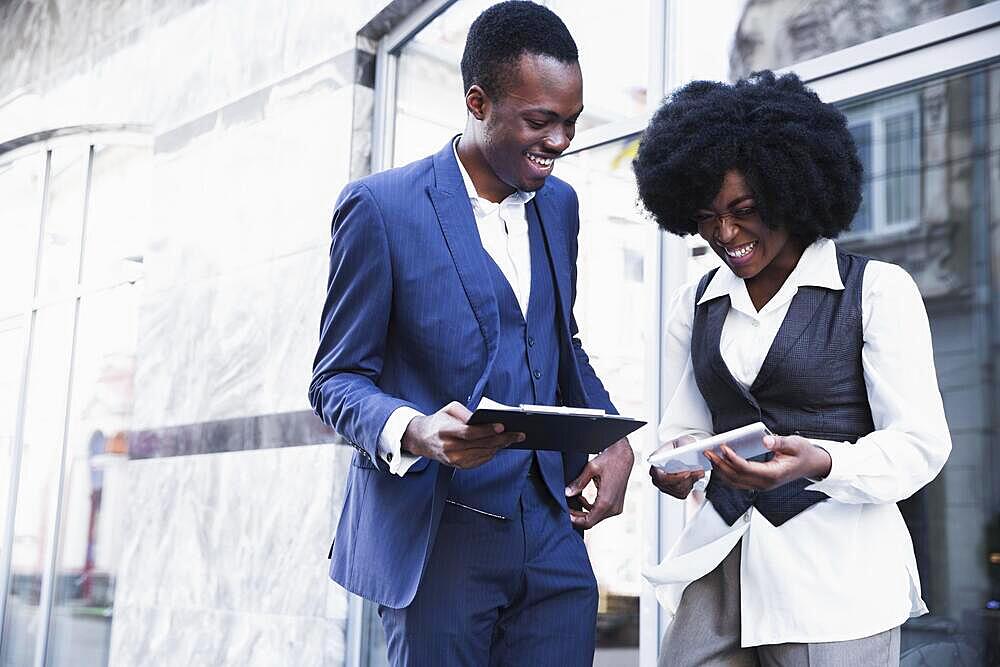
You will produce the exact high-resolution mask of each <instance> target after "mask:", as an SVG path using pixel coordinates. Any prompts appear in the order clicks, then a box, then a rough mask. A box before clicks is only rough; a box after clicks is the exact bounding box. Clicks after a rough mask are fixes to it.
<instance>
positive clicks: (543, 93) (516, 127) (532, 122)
mask: <svg viewBox="0 0 1000 667" xmlns="http://www.w3.org/2000/svg"><path fill="white" fill-rule="evenodd" d="M513 68H514V71H513V72H511V75H510V79H509V83H508V84H507V86H506V90H505V91H503V93H502V94H500V95H498V99H491V98H489V97H487V99H486V101H485V103H484V104H483V107H482V110H483V118H482V122H483V131H482V144H481V146H480V147H481V150H482V153H483V157H484V158H485V160H486V163H487V164H488V165H489V167H490V169H491V170H492V171H493V174H494V175H495V176H496V178H497V179H499V181H501V182H502V183H503V184H505V185H506V186H508V187H510V188H514V189H517V190H523V191H525V192H532V191H535V190H538V189H539V188H541V187H542V186H543V185H544V184H545V179H546V178H547V177H548V175H549V174H551V173H552V166H553V162H554V161H555V159H556V158H558V157H559V155H560V154H562V152H563V151H565V150H566V149H567V148H569V144H570V142H571V141H572V140H573V135H574V134H575V133H576V120H577V118H578V117H579V116H580V113H581V112H582V111H583V78H582V76H581V74H580V65H579V64H578V63H575V62H573V63H564V62H560V61H559V60H557V59H555V58H552V57H550V56H543V55H536V54H528V53H526V54H522V55H521V57H520V58H519V59H518V61H517V63H516V64H515V65H514V66H513Z"/></svg>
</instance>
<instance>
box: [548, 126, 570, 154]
mask: <svg viewBox="0 0 1000 667" xmlns="http://www.w3.org/2000/svg"><path fill="white" fill-rule="evenodd" d="M571 141H573V135H572V134H570V132H569V131H568V130H567V129H566V128H564V127H557V128H555V129H554V130H552V131H551V132H550V133H549V134H548V136H547V137H545V142H544V143H545V149H546V150H548V151H551V152H553V153H562V152H563V151H565V150H566V149H567V148H569V144H570V142H571Z"/></svg>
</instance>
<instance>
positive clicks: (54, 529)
mask: <svg viewBox="0 0 1000 667" xmlns="http://www.w3.org/2000/svg"><path fill="white" fill-rule="evenodd" d="M93 174H94V146H93V145H91V146H90V148H89V149H88V151H87V176H86V181H85V185H84V190H83V202H82V203H83V210H82V212H81V215H82V216H83V220H82V221H81V225H80V256H79V261H78V262H77V274H76V284H77V287H79V285H80V282H81V281H82V279H83V258H84V254H85V253H86V248H87V219H88V218H89V215H88V213H89V210H90V188H91V184H92V181H93ZM79 330H80V296H79V293H78V295H77V297H76V299H75V302H74V304H73V333H72V338H71V342H70V354H69V373H68V374H67V377H66V402H65V406H66V407H65V410H64V414H63V436H62V443H61V445H60V456H59V471H58V474H57V477H56V485H55V489H56V498H55V503H54V504H53V511H52V516H51V519H50V521H49V526H50V529H49V546H48V550H47V552H46V558H45V572H44V574H43V576H42V591H41V600H40V602H39V605H38V610H39V614H40V616H41V620H42V623H41V624H40V628H39V632H38V635H37V636H36V637H35V667H45V663H46V657H47V654H48V645H49V631H50V630H51V628H52V600H53V598H54V597H55V593H54V591H55V588H56V584H55V580H56V564H57V563H56V561H57V557H58V554H59V535H60V532H61V531H60V528H61V526H62V514H63V506H62V505H63V496H64V491H65V489H64V488H63V487H64V485H65V479H66V458H67V456H68V453H69V430H70V423H71V419H72V414H73V378H74V375H75V371H76V352H77V341H78V338H79V333H80V332H79Z"/></svg>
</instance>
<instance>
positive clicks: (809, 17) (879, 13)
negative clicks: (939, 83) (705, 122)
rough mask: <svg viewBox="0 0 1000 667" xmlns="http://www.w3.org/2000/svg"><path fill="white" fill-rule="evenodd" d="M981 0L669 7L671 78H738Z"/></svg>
mask: <svg viewBox="0 0 1000 667" xmlns="http://www.w3.org/2000/svg"><path fill="white" fill-rule="evenodd" d="M980 4H982V2H981V0H957V1H955V2H926V1H925V0H890V1H888V2H857V1H856V0H832V1H831V0H718V1H716V2H711V3H708V2H677V3H671V7H670V12H671V24H672V30H671V35H670V40H669V43H668V44H669V47H670V52H669V53H668V55H667V67H668V69H670V70H671V71H672V72H673V73H674V76H673V77H672V80H674V81H676V82H677V84H678V85H679V84H682V83H684V82H687V81H692V80H695V79H711V80H716V81H726V80H729V81H735V80H736V79H739V78H741V77H744V76H747V75H748V74H750V73H751V72H754V71H756V70H761V69H780V68H782V67H788V66H790V65H794V64H795V63H799V62H803V61H806V60H810V59H812V58H817V57H819V56H823V55H826V54H828V53H833V52H834V51H839V50H841V49H846V48H848V47H850V46H854V45H856V44H861V43H862V42H867V41H869V40H873V39H876V38H878V37H882V36H884V35H888V34H891V33H894V32H899V31H900V30H905V29H907V28H912V27H914V26H918V25H921V24H924V23H927V22H928V21H933V20H935V19H939V18H942V17H944V16H948V15H949V14H954V13H956V12H960V11H963V10H966V9H969V8H971V7H975V6H977V5H980Z"/></svg>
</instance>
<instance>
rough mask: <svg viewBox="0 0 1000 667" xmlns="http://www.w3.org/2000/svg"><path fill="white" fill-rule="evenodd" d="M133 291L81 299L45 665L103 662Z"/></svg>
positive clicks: (128, 396) (116, 545) (127, 412)
mask: <svg viewBox="0 0 1000 667" xmlns="http://www.w3.org/2000/svg"><path fill="white" fill-rule="evenodd" d="M88 242H89V240H88ZM140 285H141V283H140ZM140 290H141V287H140V286H136V285H123V286H121V287H118V288H115V289H113V290H109V291H104V292H99V293H97V294H94V295H90V296H87V297H85V298H84V299H82V300H81V302H80V319H79V325H78V329H77V347H76V355H75V357H74V367H73V387H72V404H71V406H70V425H69V432H68V439H67V445H66V447H67V452H66V472H65V481H64V485H63V500H62V511H61V521H60V537H59V552H58V556H57V561H56V573H55V582H56V586H55V595H54V601H53V608H52V620H51V625H50V630H49V640H48V646H49V650H48V657H49V660H48V664H49V665H67V666H70V665H78V664H106V662H107V651H108V646H109V640H110V633H111V609H112V602H113V599H114V581H115V579H114V578H115V571H116V563H117V559H118V557H119V554H120V551H121V535H120V534H118V533H116V531H115V527H116V522H115V521H114V518H115V516H116V511H120V509H121V507H122V503H123V502H124V501H125V499H124V498H123V497H122V495H121V493H122V482H123V479H124V478H123V475H124V471H125V468H124V463H125V461H126V460H127V458H128V454H127V449H128V443H127V436H126V434H127V432H128V430H129V428H130V426H131V415H132V403H133V398H132V396H133V393H132V392H133V385H132V380H133V376H134V369H135V345H136V315H137V312H138V303H139V293H140Z"/></svg>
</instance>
